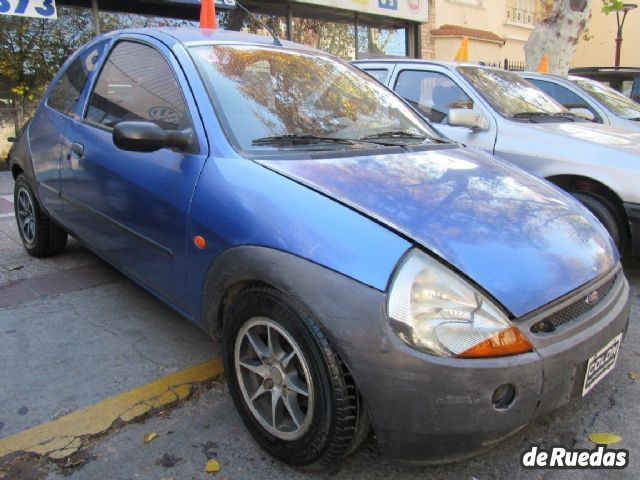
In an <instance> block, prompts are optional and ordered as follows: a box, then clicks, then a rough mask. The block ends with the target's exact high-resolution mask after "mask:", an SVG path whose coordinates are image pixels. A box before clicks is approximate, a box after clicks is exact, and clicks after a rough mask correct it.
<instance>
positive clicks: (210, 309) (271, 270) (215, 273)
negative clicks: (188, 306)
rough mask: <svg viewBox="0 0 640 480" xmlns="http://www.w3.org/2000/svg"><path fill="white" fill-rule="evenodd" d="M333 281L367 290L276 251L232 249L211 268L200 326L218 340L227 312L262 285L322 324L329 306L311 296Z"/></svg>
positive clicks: (223, 254)
mask: <svg viewBox="0 0 640 480" xmlns="http://www.w3.org/2000/svg"><path fill="white" fill-rule="evenodd" d="M334 277H340V278H341V279H343V280H344V282H347V283H352V284H354V285H358V286H360V287H363V286H364V285H363V284H361V283H360V282H358V281H356V280H353V279H351V278H349V277H346V276H344V275H342V274H341V273H339V272H335V271H333V270H331V269H329V268H327V267H324V266H322V265H319V264H317V263H315V262H313V261H311V260H308V259H306V258H302V257H299V256H297V255H294V254H291V253H288V252H284V251H281V250H277V249H274V248H270V247H260V246H239V247H233V248H230V249H228V250H226V251H225V252H223V253H222V254H220V255H219V256H218V257H217V258H216V259H215V260H214V261H213V262H212V264H211V265H210V266H209V269H208V272H207V275H206V279H205V283H204V286H203V288H202V299H201V302H200V304H201V310H200V323H201V324H202V325H203V327H205V329H206V330H207V331H208V332H209V334H210V335H211V336H213V337H219V336H220V334H221V328H222V322H223V318H224V312H225V308H226V307H228V305H229V304H230V303H231V302H232V301H233V299H234V298H235V296H236V295H237V294H238V293H239V292H240V291H241V290H242V289H243V288H245V287H247V286H249V285H251V284H263V285H267V286H270V287H272V288H274V289H276V290H279V291H280V292H282V293H284V294H285V295H286V296H288V297H290V298H291V299H292V300H293V301H295V302H297V303H299V304H300V305H301V306H302V307H303V308H305V309H306V310H307V311H308V313H309V314H312V315H314V316H316V317H318V319H319V321H320V323H321V324H323V323H324V322H323V318H324V316H325V314H324V313H323V310H324V309H325V307H326V304H325V303H324V302H323V301H322V295H317V296H315V297H313V298H312V297H311V292H313V291H314V287H315V285H319V284H325V283H328V282H333V281H335V280H334ZM367 288H369V289H370V288H371V287H367ZM372 290H375V289H372ZM323 327H324V325H323Z"/></svg>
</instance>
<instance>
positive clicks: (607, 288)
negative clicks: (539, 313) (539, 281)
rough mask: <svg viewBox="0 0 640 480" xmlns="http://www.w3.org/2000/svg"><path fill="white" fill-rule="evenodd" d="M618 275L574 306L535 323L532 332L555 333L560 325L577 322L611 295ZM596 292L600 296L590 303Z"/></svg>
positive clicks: (577, 301)
mask: <svg viewBox="0 0 640 480" xmlns="http://www.w3.org/2000/svg"><path fill="white" fill-rule="evenodd" d="M618 275H620V273H617V274H615V275H614V276H613V277H612V278H611V279H610V280H609V281H608V282H606V283H604V284H603V285H601V286H600V287H598V288H597V289H596V290H595V291H594V290H592V291H591V292H589V293H588V294H586V295H583V296H582V297H580V298H579V299H578V300H576V301H575V302H573V303H572V304H570V305H567V306H566V307H564V308H562V309H561V310H558V311H557V312H555V313H552V314H551V315H549V316H548V317H547V318H545V319H544V320H540V321H539V322H536V323H534V324H533V325H532V326H531V331H532V332H533V333H548V332H553V331H554V330H555V329H556V328H558V327H559V326H560V325H564V324H565V323H567V322H570V321H572V320H575V319H576V318H579V317H581V316H582V315H584V314H585V313H587V312H589V311H590V310H592V309H594V308H595V307H596V306H598V305H599V304H600V303H601V302H602V301H603V300H604V299H605V298H606V297H607V296H608V295H609V293H611V289H612V288H613V285H614V284H615V283H616V280H617V279H618ZM594 292H597V294H598V297H597V300H596V301H592V302H590V301H588V299H589V297H590V296H592V295H594Z"/></svg>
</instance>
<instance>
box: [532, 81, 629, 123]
mask: <svg viewBox="0 0 640 480" xmlns="http://www.w3.org/2000/svg"><path fill="white" fill-rule="evenodd" d="M521 75H522V78H525V79H526V80H528V81H529V82H531V83H533V84H534V85H535V86H536V87H538V88H539V89H540V90H542V91H543V92H544V93H546V94H547V95H549V96H550V97H552V98H553V99H555V100H556V101H558V102H559V103H561V104H562V105H563V106H564V107H565V108H567V109H569V111H571V112H573V113H575V114H577V115H579V116H583V117H584V118H586V119H587V120H591V121H592V122H595V123H603V124H605V125H613V126H614V127H620V128H625V129H627V130H633V131H636V132H640V104H639V103H636V102H634V101H632V100H630V99H629V98H627V97H625V96H624V95H622V94H621V93H619V92H616V91H615V90H614V89H612V88H609V87H607V86H606V85H603V84H602V83H600V82H597V81H595V80H589V79H588V78H582V77H574V76H569V77H562V76H559V75H548V74H545V73H537V72H523V73H521Z"/></svg>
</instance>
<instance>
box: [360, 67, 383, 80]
mask: <svg viewBox="0 0 640 480" xmlns="http://www.w3.org/2000/svg"><path fill="white" fill-rule="evenodd" d="M363 70H364V71H365V72H367V73H368V74H369V75H371V76H372V77H373V78H375V79H376V80H378V81H379V82H380V83H384V82H385V80H386V79H387V76H388V75H389V70H387V69H386V68H363Z"/></svg>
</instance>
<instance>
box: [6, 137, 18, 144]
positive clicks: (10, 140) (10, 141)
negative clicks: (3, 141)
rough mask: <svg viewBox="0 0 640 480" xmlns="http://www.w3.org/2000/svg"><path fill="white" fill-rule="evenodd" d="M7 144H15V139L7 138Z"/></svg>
mask: <svg viewBox="0 0 640 480" xmlns="http://www.w3.org/2000/svg"><path fill="white" fill-rule="evenodd" d="M7 142H9V143H15V142H16V137H7Z"/></svg>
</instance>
